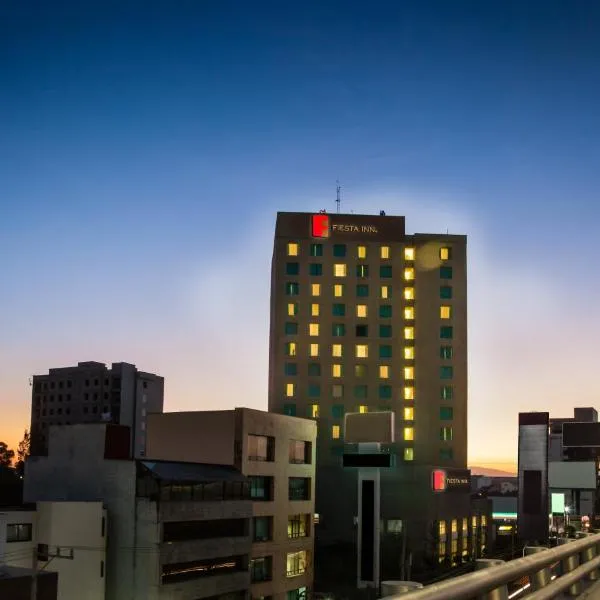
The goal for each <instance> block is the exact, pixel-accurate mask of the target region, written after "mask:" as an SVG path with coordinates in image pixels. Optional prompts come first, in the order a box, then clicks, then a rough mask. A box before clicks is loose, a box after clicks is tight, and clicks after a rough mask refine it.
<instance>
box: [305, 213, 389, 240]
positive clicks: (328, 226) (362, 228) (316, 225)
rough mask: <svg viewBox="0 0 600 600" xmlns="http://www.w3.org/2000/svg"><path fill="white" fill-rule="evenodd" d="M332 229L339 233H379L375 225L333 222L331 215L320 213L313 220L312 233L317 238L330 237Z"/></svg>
mask: <svg viewBox="0 0 600 600" xmlns="http://www.w3.org/2000/svg"><path fill="white" fill-rule="evenodd" d="M332 231H335V232H339V233H379V231H378V230H377V227H375V225H351V224H349V223H331V220H330V218H329V215H327V214H324V213H319V214H318V215H313V216H312V220H311V234H312V237H316V238H328V237H329V236H330V233H331V232H332Z"/></svg>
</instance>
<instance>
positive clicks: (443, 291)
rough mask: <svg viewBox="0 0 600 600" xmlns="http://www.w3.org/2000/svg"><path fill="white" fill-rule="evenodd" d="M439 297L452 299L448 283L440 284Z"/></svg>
mask: <svg viewBox="0 0 600 600" xmlns="http://www.w3.org/2000/svg"><path fill="white" fill-rule="evenodd" d="M440 298H441V299H442V300H452V288H451V287H450V286H449V285H442V286H440Z"/></svg>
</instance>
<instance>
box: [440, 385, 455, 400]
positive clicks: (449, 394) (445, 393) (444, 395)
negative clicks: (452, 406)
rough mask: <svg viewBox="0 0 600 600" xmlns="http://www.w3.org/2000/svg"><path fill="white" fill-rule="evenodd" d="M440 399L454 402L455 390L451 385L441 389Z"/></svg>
mask: <svg viewBox="0 0 600 600" xmlns="http://www.w3.org/2000/svg"><path fill="white" fill-rule="evenodd" d="M440 397H441V399H442V400H452V399H453V398H454V388H453V387H452V386H451V385H443V386H442V387H441V388H440Z"/></svg>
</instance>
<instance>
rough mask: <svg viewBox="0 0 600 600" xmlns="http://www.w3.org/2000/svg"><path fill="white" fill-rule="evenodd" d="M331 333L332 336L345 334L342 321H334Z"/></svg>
mask: <svg viewBox="0 0 600 600" xmlns="http://www.w3.org/2000/svg"><path fill="white" fill-rule="evenodd" d="M331 335H332V336H333V337H343V336H344V335H346V326H345V325H344V324H343V323H334V324H333V325H332V326H331Z"/></svg>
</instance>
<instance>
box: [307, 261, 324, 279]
mask: <svg viewBox="0 0 600 600" xmlns="http://www.w3.org/2000/svg"><path fill="white" fill-rule="evenodd" d="M308 273H309V274H310V275H314V276H316V277H318V276H320V275H323V265H322V264H321V263H310V265H308Z"/></svg>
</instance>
